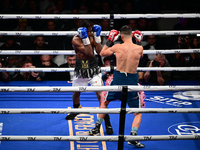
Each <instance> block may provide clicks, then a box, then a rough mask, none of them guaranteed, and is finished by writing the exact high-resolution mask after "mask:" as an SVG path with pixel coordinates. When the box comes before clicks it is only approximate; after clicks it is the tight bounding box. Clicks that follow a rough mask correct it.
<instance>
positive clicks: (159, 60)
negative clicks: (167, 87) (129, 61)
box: [144, 54, 171, 85]
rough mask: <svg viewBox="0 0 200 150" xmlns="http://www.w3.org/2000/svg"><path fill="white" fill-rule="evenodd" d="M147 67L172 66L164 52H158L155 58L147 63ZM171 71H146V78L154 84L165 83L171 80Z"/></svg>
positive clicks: (146, 80) (149, 82)
mask: <svg viewBox="0 0 200 150" xmlns="http://www.w3.org/2000/svg"><path fill="white" fill-rule="evenodd" d="M147 67H171V66H170V64H169V62H168V60H167V59H166V58H165V55H164V54H156V57H155V59H154V60H150V61H149V62H148V63H147ZM170 76H171V71H146V72H145V74H144V80H145V82H147V83H148V84H152V85H164V84H165V83H166V82H168V81H169V80H170Z"/></svg>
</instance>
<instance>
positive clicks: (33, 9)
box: [27, 0, 42, 31]
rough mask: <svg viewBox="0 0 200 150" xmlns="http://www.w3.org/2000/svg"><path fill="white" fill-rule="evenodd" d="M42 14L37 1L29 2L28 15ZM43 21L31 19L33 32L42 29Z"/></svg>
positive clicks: (31, 0)
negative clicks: (41, 22)
mask: <svg viewBox="0 0 200 150" xmlns="http://www.w3.org/2000/svg"><path fill="white" fill-rule="evenodd" d="M41 13H42V12H41V11H40V9H39V4H38V1H37V0H29V1H28V10H27V14H41ZM40 21H41V19H29V20H28V24H29V25H30V26H31V28H32V30H33V31H38V30H39V29H40V26H39V24H40Z"/></svg>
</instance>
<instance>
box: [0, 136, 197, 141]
mask: <svg viewBox="0 0 200 150" xmlns="http://www.w3.org/2000/svg"><path fill="white" fill-rule="evenodd" d="M199 139H200V136H199V135H145V136H131V135H125V136H124V141H131V140H133V141H134V140H137V141H158V140H199ZM118 140H119V136H36V135H28V136H27V135H26V136H18V135H17V136H16V135H14V136H13V135H1V136H0V141H118Z"/></svg>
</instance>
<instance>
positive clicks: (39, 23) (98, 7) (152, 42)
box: [0, 0, 200, 83]
mask: <svg viewBox="0 0 200 150" xmlns="http://www.w3.org/2000/svg"><path fill="white" fill-rule="evenodd" d="M0 2H1V3H0V4H1V5H0V13H1V14H74V15H75V14H80V13H84V14H85V13H89V14H90V13H92V14H110V13H113V14H115V13H117V14H133V13H134V14H138V13H142V14H144V13H159V12H163V11H167V12H173V10H177V8H178V10H181V11H183V12H184V11H187V12H191V11H192V12H196V13H197V12H198V11H199V10H200V8H199V6H200V5H199V3H200V2H198V3H194V2H191V3H190V2H187V5H185V7H181V6H179V5H177V4H176V5H171V2H168V3H167V2H165V1H151V0H139V1H138V0H137V1H136V0H135V1H129V0H128V1H124V0H116V1H115V3H114V5H111V4H112V1H100V0H96V1H93V2H90V1H82V3H80V4H79V5H78V4H77V3H76V2H77V1H64V0H1V1H0ZM194 4H195V5H194ZM159 6H160V7H159ZM80 20H81V19H79V18H73V19H57V18H54V19H51V20H46V19H24V18H21V19H19V20H18V19H0V24H1V26H0V31H76V30H77V27H78V26H77V24H78V23H79V21H80ZM93 20H94V22H95V23H96V24H99V25H101V26H102V31H110V30H111V26H110V20H109V19H106V18H105V19H102V20H101V19H96V20H95V19H93ZM157 23H158V20H156V19H147V18H139V19H135V18H133V19H115V22H114V26H113V28H114V29H117V30H119V29H120V27H121V26H122V25H124V24H128V25H129V26H131V28H132V30H133V31H135V30H140V31H154V30H157V29H158V28H157ZM199 29H200V21H199V19H196V18H180V22H178V23H177V24H174V27H173V30H199ZM104 37H105V38H106V36H102V45H104V44H105V40H104ZM33 38H34V37H33V36H15V38H14V36H7V37H5V38H4V37H2V36H0V41H1V43H3V44H2V45H1V46H0V49H1V50H38V51H39V50H52V49H54V50H62V49H64V50H66V49H67V50H72V49H73V48H72V46H71V40H72V37H71V36H37V37H36V38H35V39H33ZM177 39H178V40H177ZM167 40H168V41H170V42H168V41H167V42H166V41H165V39H162V38H160V37H159V41H161V43H160V42H158V41H157V36H155V35H149V36H148V37H147V36H146V37H144V40H143V42H142V46H144V50H159V49H165V48H166V45H167V44H168V43H170V44H171V45H167V47H170V48H173V49H199V48H200V41H199V39H198V38H197V37H193V36H191V35H190V36H188V35H184V36H175V35H173V36H169V37H168V39H167ZM181 40H182V41H181ZM184 40H185V41H184ZM33 41H34V43H33ZM183 41H184V42H183ZM175 44H176V47H174V45H175ZM49 57H50V60H49V62H50V63H51V65H50V66H51V67H52V66H54V67H56V66H60V67H64V66H65V65H66V66H67V64H66V63H65V61H66V58H65V56H64V55H57V56H53V55H50V56H49ZM165 57H166V58H165V60H168V61H169V64H170V65H171V66H172V67H189V66H200V54H199V53H187V54H183V53H176V54H167V55H166V56H165ZM96 58H97V59H98V62H99V66H102V64H103V63H102V58H101V57H100V56H96ZM154 58H155V55H151V54H148V55H146V54H144V56H143V58H142V59H141V60H140V64H139V67H146V66H151V65H150V64H151V63H149V65H147V62H148V61H150V60H154ZM0 59H3V60H4V62H6V63H7V66H8V67H21V65H22V62H24V61H32V63H33V65H34V66H35V65H38V63H39V62H40V61H41V57H40V55H30V56H29V55H23V56H22V55H0ZM42 60H43V59H42ZM107 61H108V60H107ZM46 67H49V66H46ZM65 73H69V72H65ZM65 73H63V75H64V74H65ZM155 73H156V72H155ZM157 73H158V72H157ZM161 74H162V72H161ZM4 75H5V74H4ZM13 75H14V72H9V76H10V77H9V78H10V80H11V79H12V76H13ZM0 78H1V77H0ZM56 78H57V77H56ZM171 79H172V80H200V73H199V72H198V71H191V72H188V71H183V72H181V71H176V72H175V71H173V72H171ZM45 80H47V79H45ZM51 80H53V79H51ZM63 80H64V79H63ZM139 81H140V82H141V83H142V82H144V72H139ZM165 83H166V82H165Z"/></svg>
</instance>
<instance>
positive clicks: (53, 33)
mask: <svg viewBox="0 0 200 150" xmlns="http://www.w3.org/2000/svg"><path fill="white" fill-rule="evenodd" d="M77 34H78V32H77V31H20V32H19V31H0V35H3V36H8V35H10V36H46V35H47V36H74V35H77ZM108 34H109V31H102V32H101V36H108ZM142 34H143V35H144V36H146V35H192V34H200V30H184V31H183V30H177V31H175V30H173V31H142Z"/></svg>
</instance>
